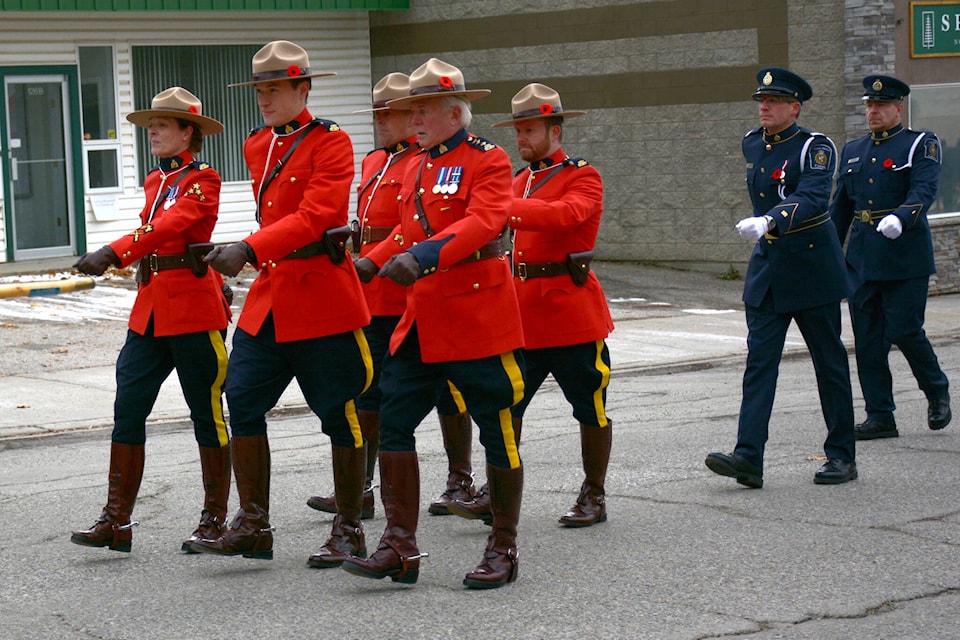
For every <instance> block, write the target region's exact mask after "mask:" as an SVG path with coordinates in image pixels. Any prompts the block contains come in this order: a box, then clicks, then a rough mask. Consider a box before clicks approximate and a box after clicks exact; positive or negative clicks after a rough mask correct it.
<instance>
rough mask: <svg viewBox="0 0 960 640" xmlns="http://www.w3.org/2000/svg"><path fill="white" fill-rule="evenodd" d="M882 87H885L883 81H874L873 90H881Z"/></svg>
mask: <svg viewBox="0 0 960 640" xmlns="http://www.w3.org/2000/svg"><path fill="white" fill-rule="evenodd" d="M880 89H883V83H882V82H880V81H879V80H874V81H873V90H874V91H880Z"/></svg>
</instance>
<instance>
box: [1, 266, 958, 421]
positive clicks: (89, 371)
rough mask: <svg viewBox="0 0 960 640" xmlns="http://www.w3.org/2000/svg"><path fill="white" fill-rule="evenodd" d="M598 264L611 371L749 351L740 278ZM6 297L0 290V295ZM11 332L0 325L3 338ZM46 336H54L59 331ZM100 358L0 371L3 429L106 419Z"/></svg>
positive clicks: (931, 314)
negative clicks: (609, 320) (609, 317)
mask: <svg viewBox="0 0 960 640" xmlns="http://www.w3.org/2000/svg"><path fill="white" fill-rule="evenodd" d="M57 268H59V267H53V270H54V271H55V270H56V269H57ZM597 272H598V274H599V275H600V278H601V281H602V282H603V284H604V287H605V289H606V291H607V296H608V299H609V300H610V308H611V313H612V314H613V317H614V322H615V324H616V329H615V330H614V332H613V333H612V334H611V336H610V338H609V339H608V345H609V348H610V354H611V361H612V365H613V366H612V369H613V371H612V375H613V376H614V377H616V376H628V375H653V374H666V373H674V372H679V371H689V370H696V369H704V368H709V367H712V366H717V365H719V364H730V365H733V366H740V365H742V362H743V360H744V358H745V357H746V323H745V321H744V317H743V305H742V303H741V302H740V301H739V290H740V287H742V282H735V281H734V282H727V281H721V280H719V279H717V278H716V276H715V275H713V274H710V273H705V272H695V271H682V270H677V269H676V268H666V267H663V266H660V265H638V264H629V263H601V264H599V265H598V266H597ZM0 275H3V274H2V272H0ZM83 295H84V294H83V293H76V294H61V295H60V296H57V300H56V304H58V305H69V304H70V303H71V302H72V301H75V300H79V299H82V297H83ZM668 298H669V299H668ZM698 299H707V300H709V303H708V306H700V304H699V303H698V301H697V300H698ZM4 302H5V301H3V300H0V304H3V303H4ZM235 317H236V308H235ZM843 321H844V332H843V338H844V342H845V343H846V344H847V345H848V348H849V350H850V351H851V354H852V345H853V335H852V332H851V330H850V326H849V314H848V313H847V311H846V305H844V309H843ZM116 325H119V322H113V323H111V324H110V325H109V326H110V328H109V329H105V330H109V331H115V332H117V335H116V336H115V338H116V342H117V343H119V342H121V341H122V331H123V330H125V329H123V328H122V327H120V326H116ZM57 330H58V327H56V326H52V327H51V328H50V331H51V332H55V331H57ZM66 330H67V331H71V332H72V335H73V336H74V337H75V336H76V334H77V333H78V331H79V330H78V329H77V328H76V325H75V326H74V328H72V329H71V328H67V329H66ZM926 330H927V334H928V335H929V336H930V338H931V339H932V340H933V341H934V342H943V341H952V340H955V339H956V338H957V337H960V295H946V296H937V297H933V298H930V300H929V302H928V305H927V319H926ZM9 333H10V332H8V331H4V329H3V328H2V327H0V344H3V343H4V342H5V341H6V340H7V338H6V337H5V336H6V335H8V334H9ZM45 337H46V336H45ZM50 344H51V345H55V344H56V339H51V340H50ZM791 356H799V357H807V356H806V346H805V344H804V342H803V339H802V337H801V336H800V333H799V331H798V330H797V329H796V326H795V325H794V326H792V327H791V330H790V332H789V333H788V336H787V345H786V350H785V357H791ZM100 360H101V362H100V363H99V364H97V365H96V366H83V367H82V368H80V367H79V365H75V366H67V367H64V368H50V369H45V370H42V371H34V372H29V373H24V374H13V375H7V376H2V377H0V439H6V438H18V437H30V436H41V435H46V434H52V433H58V432H62V431H75V430H84V429H96V428H103V427H108V426H110V425H111V424H112V411H113V400H114V391H115V383H114V365H113V362H112V361H110V360H108V359H105V358H100ZM851 360H852V355H851ZM854 387H856V382H855V381H854ZM305 411H307V408H306V405H305V402H304V400H303V397H302V395H301V393H300V390H299V387H298V386H297V385H296V384H291V385H290V387H289V388H288V389H287V391H286V393H285V394H284V395H283V396H282V397H281V399H280V402H279V403H278V405H277V409H275V412H279V413H287V414H297V413H303V412H305ZM187 419H188V412H187V407H186V405H185V404H184V402H183V398H182V396H181V394H180V389H179V386H178V382H177V379H176V376H171V377H170V378H169V379H168V380H167V382H166V383H165V385H164V387H163V390H162V392H161V394H160V397H159V398H158V400H157V403H156V405H155V407H154V410H153V413H152V414H151V418H150V420H151V423H164V422H180V421H185V420H187Z"/></svg>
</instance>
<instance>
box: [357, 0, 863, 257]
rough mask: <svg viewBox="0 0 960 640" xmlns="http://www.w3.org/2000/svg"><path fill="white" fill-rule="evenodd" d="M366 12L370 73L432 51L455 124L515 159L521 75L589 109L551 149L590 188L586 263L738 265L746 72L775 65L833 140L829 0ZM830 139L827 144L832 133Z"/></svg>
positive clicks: (410, 63)
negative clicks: (600, 215) (599, 201)
mask: <svg viewBox="0 0 960 640" xmlns="http://www.w3.org/2000/svg"><path fill="white" fill-rule="evenodd" d="M410 7H411V8H410V9H409V10H408V11H398V12H375V13H372V14H371V19H370V21H371V30H370V38H371V57H372V75H373V78H374V81H376V79H378V78H380V77H382V76H383V75H385V74H386V73H389V72H392V71H403V72H405V73H409V72H410V71H412V70H413V69H414V68H416V67H417V66H419V65H420V64H422V63H423V62H424V61H425V60H426V59H427V58H429V57H431V56H436V57H438V58H440V59H442V60H445V61H447V62H450V63H451V64H454V65H456V66H458V67H459V68H460V69H461V70H462V71H463V73H464V77H465V79H466V84H467V87H468V88H471V87H472V88H488V89H492V90H493V94H492V95H491V96H490V97H487V98H484V99H482V100H479V101H477V102H476V103H474V104H475V118H474V124H473V126H471V131H472V132H473V133H476V134H478V135H482V136H484V137H487V138H488V139H490V140H492V141H493V142H496V143H497V144H500V145H501V146H503V147H504V148H505V149H507V151H508V152H509V153H510V154H511V157H512V158H514V162H515V167H519V166H520V164H521V163H520V161H519V156H518V154H517V153H516V150H515V145H514V142H513V135H512V133H513V132H512V130H511V129H509V128H507V129H492V128H490V124H491V123H493V122H496V121H499V120H504V119H507V118H508V117H509V110H510V98H511V97H512V96H513V94H514V93H516V92H517V91H518V90H519V89H520V88H521V87H522V86H523V85H524V84H526V83H527V82H532V81H538V82H543V83H545V84H547V85H550V86H552V87H554V88H556V89H557V90H558V91H560V94H561V97H562V100H563V104H564V107H566V108H568V109H586V110H588V111H589V113H588V114H587V115H586V116H584V117H582V118H577V119H576V120H571V121H570V122H569V123H568V125H567V126H566V127H565V129H564V148H565V149H566V150H567V152H568V153H569V154H570V155H572V156H579V157H583V158H586V159H587V160H588V161H589V162H591V163H592V164H593V165H595V166H596V167H597V168H598V169H599V170H600V172H601V174H602V175H603V177H604V181H605V198H604V207H605V210H604V219H603V223H602V225H601V229H600V239H599V241H598V245H597V257H598V258H599V259H607V260H652V261H681V262H691V263H717V269H718V270H719V271H723V270H725V269H726V267H727V266H728V265H729V264H736V265H738V266H739V267H740V268H741V270H742V266H743V265H744V264H745V263H746V261H747V260H748V259H749V255H750V251H751V249H752V247H751V245H750V244H749V243H747V242H744V241H743V240H742V239H741V238H740V237H739V236H738V235H737V233H736V231H735V230H734V224H735V223H736V221H737V220H739V219H740V218H742V217H744V216H747V215H750V214H751V208H750V204H749V200H748V198H747V194H746V188H745V186H744V171H745V169H744V162H743V158H742V156H741V154H740V140H741V138H742V137H743V134H744V133H745V132H746V131H747V130H748V129H750V128H752V127H755V126H756V125H757V109H756V105H755V103H754V102H753V101H752V100H751V93H752V92H753V91H754V90H755V89H756V86H757V85H756V74H757V71H758V70H759V69H760V68H762V67H764V66H788V67H790V68H791V69H793V70H794V71H796V72H798V73H800V74H801V75H803V76H804V77H806V78H807V79H808V80H809V81H810V82H811V84H812V85H813V87H814V91H815V96H814V98H813V100H811V101H810V102H809V103H808V104H806V105H804V108H803V113H802V114H801V124H803V125H804V126H808V127H810V128H812V129H815V130H818V131H822V132H824V133H826V134H827V135H829V136H831V137H832V138H834V139H836V137H837V136H842V135H843V133H844V86H845V85H844V74H843V67H844V49H843V41H844V6H843V3H841V2H836V1H835V0H765V1H762V2H761V1H760V0H725V1H724V2H707V1H704V0H660V1H647V2H616V1H615V0H554V1H552V2H549V3H544V2H535V1H533V0H518V1H516V2H503V1H502V0H474V1H472V2H469V3H466V2H448V1H447V0H411V2H410ZM837 142H838V145H839V144H840V141H839V140H838V141H837Z"/></svg>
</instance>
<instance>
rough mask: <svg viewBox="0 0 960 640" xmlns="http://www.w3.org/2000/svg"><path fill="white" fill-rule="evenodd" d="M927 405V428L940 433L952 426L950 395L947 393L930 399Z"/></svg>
mask: <svg viewBox="0 0 960 640" xmlns="http://www.w3.org/2000/svg"><path fill="white" fill-rule="evenodd" d="M929 402H930V404H928V405H927V426H929V427H930V428H931V429H933V430H934V431H939V430H940V429H943V428H944V427H945V426H947V425H948V424H950V418H952V417H953V414H952V413H951V412H950V394H949V393H948V392H946V391H944V392H943V393H941V394H940V395H938V396H936V397H935V398H931V399H930V401H929Z"/></svg>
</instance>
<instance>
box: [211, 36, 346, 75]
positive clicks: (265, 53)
mask: <svg viewBox="0 0 960 640" xmlns="http://www.w3.org/2000/svg"><path fill="white" fill-rule="evenodd" d="M335 75H337V74H336V73H334V72H333V71H314V70H313V69H311V68H310V58H308V57H307V52H306V51H304V49H303V47H301V46H300V45H298V44H294V43H292V42H288V41H287V40H274V41H273V42H270V43H267V44H266V45H264V46H263V48H262V49H260V51H257V53H256V54H254V56H253V80H251V81H250V82H237V83H234V84H229V85H227V86H228V87H243V86H246V85H250V84H258V83H260V82H274V81H275V80H300V79H303V78H321V77H323V76H335Z"/></svg>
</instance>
